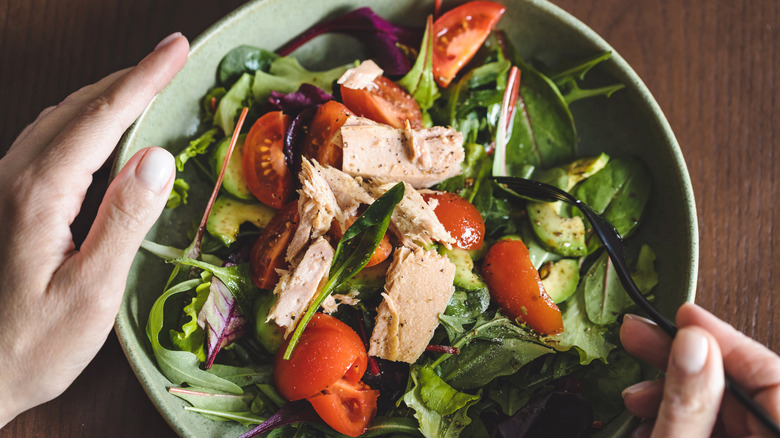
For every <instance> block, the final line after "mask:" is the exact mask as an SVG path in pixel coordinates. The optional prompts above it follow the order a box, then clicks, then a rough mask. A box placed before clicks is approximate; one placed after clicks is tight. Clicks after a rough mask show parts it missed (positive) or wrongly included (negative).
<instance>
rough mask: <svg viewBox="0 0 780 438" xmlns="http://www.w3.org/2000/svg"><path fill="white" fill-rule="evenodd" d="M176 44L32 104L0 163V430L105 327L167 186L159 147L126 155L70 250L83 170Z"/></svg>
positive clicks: (64, 379) (68, 375) (173, 65)
mask: <svg viewBox="0 0 780 438" xmlns="http://www.w3.org/2000/svg"><path fill="white" fill-rule="evenodd" d="M188 48H189V45H188V43H187V40H186V38H184V37H182V36H181V34H173V35H171V36H170V37H168V38H166V39H165V40H163V41H162V42H161V43H160V44H159V45H158V46H157V48H156V49H155V50H154V51H153V52H152V53H151V54H149V55H148V56H147V57H146V58H144V59H143V60H142V61H141V62H140V63H139V64H138V65H137V66H135V67H132V68H129V69H126V70H122V71H119V72H116V73H114V74H111V75H109V76H108V77H106V78H104V79H102V80H100V81H98V82H97V83H95V84H93V85H89V86H87V87H84V88H82V89H81V90H79V91H77V92H75V93H73V94H72V95H70V96H68V98H67V99H65V100H64V101H63V102H62V103H60V104H59V105H57V106H56V107H52V108H48V109H46V110H44V111H43V112H42V113H41V115H40V116H38V118H37V119H36V120H35V121H34V122H33V123H32V124H31V125H30V126H28V127H27V128H26V129H25V130H24V131H23V132H22V133H21V134H20V135H19V137H18V138H17V139H16V141H15V142H14V143H13V145H11V148H10V149H9V150H8V153H7V154H6V156H5V157H3V158H2V160H0V242H1V243H0V279H2V283H0V351H2V355H0V356H1V357H2V358H3V363H2V366H0V394H2V396H1V397H0V427H2V426H3V425H5V424H6V423H8V422H9V421H10V420H12V419H13V418H14V417H15V416H16V415H18V414H19V413H21V412H23V411H25V410H27V409H29V408H30V407H33V406H35V405H38V404H40V403H43V402H46V401H48V400H51V399H52V398H54V397H56V396H58V395H59V394H61V393H62V392H63V391H64V390H65V389H66V388H67V387H68V386H69V385H70V384H71V383H72V382H73V380H75V378H76V377H77V376H78V375H79V374H80V373H81V371H82V370H83V369H84V368H85V367H86V366H87V364H88V363H89V362H90V361H91V360H92V358H94V356H95V355H96V354H97V352H98V350H99V349H100V347H101V346H102V345H103V343H104V342H105V340H106V337H107V336H108V333H109V332H110V331H111V327H112V325H113V322H114V318H115V317H116V313H117V311H118V309H119V304H120V302H121V300H122V295H123V293H124V288H125V279H126V278H127V273H128V270H129V269H130V264H131V262H132V260H133V257H134V255H135V253H136V251H137V250H138V247H139V245H140V243H141V241H142V239H143V238H144V236H145V235H146V233H147V232H148V231H149V228H150V227H151V226H152V224H153V223H154V222H155V220H156V219H157V217H158V216H159V214H160V212H161V211H162V208H163V206H164V205H165V202H166V200H167V198H168V194H169V193H170V190H171V187H172V185H173V179H174V166H173V157H172V156H171V155H170V153H168V152H167V151H165V150H164V149H160V148H147V149H144V150H142V151H140V152H138V153H137V154H136V155H135V156H133V157H132V158H131V159H130V160H129V161H128V163H127V164H126V165H125V167H124V168H123V169H122V171H121V172H119V175H117V177H116V179H114V181H113V182H112V183H111V185H110V186H109V187H108V190H107V191H106V194H105V197H104V198H103V201H102V203H101V205H100V208H99V210H98V213H97V217H96V218H95V221H94V224H93V225H92V227H91V229H90V231H89V233H88V235H87V237H86V239H85V240H84V243H83V245H82V246H81V248H80V249H78V250H76V249H75V245H74V243H73V237H72V235H71V229H70V226H71V224H72V223H73V221H74V219H75V218H76V215H77V214H78V213H79V211H80V209H81V208H82V203H83V201H84V197H85V195H86V193H87V189H88V188H89V186H90V183H91V182H92V174H93V173H94V172H95V171H96V170H98V169H99V168H100V167H101V165H102V164H103V163H104V162H105V161H106V159H107V158H108V157H109V155H110V154H111V152H112V151H113V150H114V148H115V146H116V144H117V142H118V141H119V139H120V137H121V136H122V134H123V133H124V131H125V130H126V129H127V128H128V127H129V126H130V124H131V123H132V122H133V121H134V120H135V119H136V118H137V117H138V115H139V114H140V113H141V112H142V111H143V110H144V108H146V106H147V105H148V104H149V102H150V101H151V99H152V98H153V97H154V96H155V95H156V94H157V93H158V92H159V91H160V90H161V89H162V88H163V87H164V86H165V85H167V84H168V82H170V80H171V79H172V78H173V76H174V75H175V74H176V73H177V72H178V71H179V70H180V69H181V68H182V67H183V66H184V63H185V62H186V60H187V52H188Z"/></svg>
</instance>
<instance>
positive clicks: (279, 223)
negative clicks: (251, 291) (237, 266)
mask: <svg viewBox="0 0 780 438" xmlns="http://www.w3.org/2000/svg"><path fill="white" fill-rule="evenodd" d="M298 220H299V218H298V201H297V200H296V201H292V202H290V203H289V204H287V205H285V206H283V207H282V208H281V209H280V210H279V211H278V212H276V215H274V217H273V218H272V219H271V221H270V222H268V225H266V226H265V228H263V231H262V232H261V233H260V237H258V238H257V240H256V241H255V243H254V245H253V246H252V252H251V253H250V255H249V269H250V270H251V272H252V281H253V282H254V283H255V285H256V286H257V287H259V288H260V289H273V288H274V286H276V283H277V282H279V274H277V273H276V269H284V268H285V267H286V262H285V255H286V254H287V247H288V246H289V245H290V241H292V238H293V235H294V234H295V230H296V228H298Z"/></svg>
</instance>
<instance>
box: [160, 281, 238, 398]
mask: <svg viewBox="0 0 780 438" xmlns="http://www.w3.org/2000/svg"><path fill="white" fill-rule="evenodd" d="M200 283H201V279H199V278H196V279H193V280H188V281H185V282H182V283H179V284H176V285H175V286H173V287H171V288H169V289H168V290H166V291H165V292H163V294H162V295H161V296H160V297H159V298H158V299H157V300H156V301H155V302H154V305H153V306H152V310H151V311H150V312H149V321H148V322H147V324H146V335H147V336H148V337H149V341H150V342H151V344H152V352H153V353H154V357H155V359H157V365H159V367H160V371H161V372H162V373H163V375H165V377H166V378H168V380H170V381H171V382H173V383H174V384H176V385H182V384H184V383H187V384H189V385H191V386H198V387H203V388H211V389H214V390H217V391H222V392H227V393H230V394H241V393H243V390H242V389H241V387H240V386H238V385H236V384H235V383H233V382H231V381H229V380H226V379H223V378H221V377H218V376H216V375H214V374H212V373H209V372H206V371H203V370H202V369H200V367H199V364H200V360H198V357H197V356H196V355H195V354H194V353H192V352H190V351H181V350H172V349H169V348H167V347H165V346H163V345H162V344H161V343H160V332H161V331H162V330H163V328H164V326H165V325H166V324H165V322H166V320H170V319H171V316H173V317H174V319H176V320H178V315H179V312H180V309H181V307H179V306H166V304H167V302H168V300H169V299H170V298H172V297H174V296H178V295H180V294H183V293H185V292H187V291H189V290H191V289H192V288H194V287H197V286H198V285H199V284H200ZM166 308H168V309H171V308H173V309H175V310H174V311H171V310H168V311H167V312H166ZM172 312H173V313H175V314H174V315H172Z"/></svg>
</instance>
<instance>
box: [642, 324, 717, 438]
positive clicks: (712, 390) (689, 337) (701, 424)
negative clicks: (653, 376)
mask: <svg viewBox="0 0 780 438" xmlns="http://www.w3.org/2000/svg"><path fill="white" fill-rule="evenodd" d="M723 391H724V378H723V359H722V357H721V352H720V347H719V346H718V343H717V341H716V340H715V338H713V337H712V335H710V334H709V333H707V332H706V331H705V330H703V329H701V328H699V327H694V326H690V327H684V328H681V329H680V331H679V332H677V336H676V337H675V339H674V342H673V343H672V349H671V352H670V354H669V364H668V366H667V369H666V383H665V384H664V395H663V400H662V401H661V406H660V408H659V411H658V418H657V420H656V422H655V427H654V428H653V435H652V436H653V437H670V436H684V437H686V438H695V437H709V436H710V435H711V433H712V428H713V427H714V425H715V420H716V419H717V416H718V411H719V410H720V403H721V399H722V398H723Z"/></svg>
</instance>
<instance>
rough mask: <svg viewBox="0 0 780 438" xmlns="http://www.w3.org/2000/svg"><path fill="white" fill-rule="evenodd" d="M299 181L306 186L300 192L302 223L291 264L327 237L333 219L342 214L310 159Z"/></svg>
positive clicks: (292, 243) (290, 249)
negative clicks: (315, 243) (310, 242)
mask: <svg viewBox="0 0 780 438" xmlns="http://www.w3.org/2000/svg"><path fill="white" fill-rule="evenodd" d="M299 178H300V180H301V186H302V187H301V189H300V190H298V194H299V195H300V200H299V201H298V214H299V215H300V222H298V228H297V229H296V230H295V235H293V238H292V240H291V241H290V246H288V247H287V257H286V259H287V261H288V262H291V261H292V260H294V259H295V257H296V256H297V255H298V253H300V251H301V250H302V249H303V248H304V247H305V246H306V244H307V243H309V240H311V239H316V238H318V237H320V236H322V235H324V234H325V233H327V232H328V230H329V229H330V225H331V222H333V219H334V218H336V217H337V216H340V215H341V214H342V213H341V209H340V208H339V205H338V202H337V201H336V197H335V195H333V191H332V190H331V189H330V185H329V184H328V182H327V181H326V180H325V178H324V177H323V176H322V175H321V174H320V173H319V172H317V171H316V170H315V167H314V165H312V163H311V162H310V161H309V160H307V159H306V158H304V159H303V163H302V168H301V173H300V175H299Z"/></svg>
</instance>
